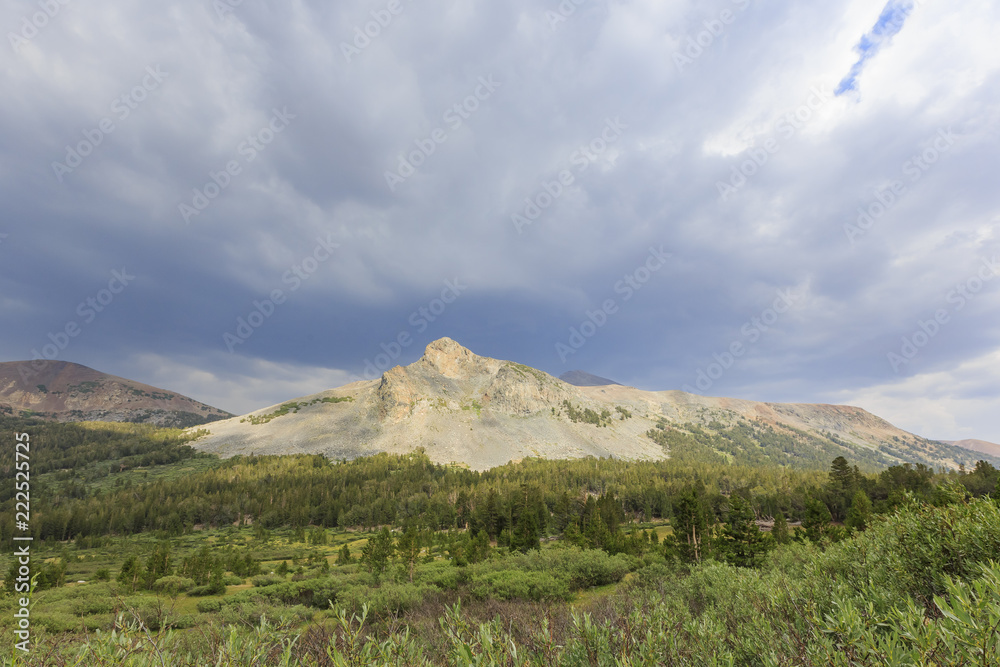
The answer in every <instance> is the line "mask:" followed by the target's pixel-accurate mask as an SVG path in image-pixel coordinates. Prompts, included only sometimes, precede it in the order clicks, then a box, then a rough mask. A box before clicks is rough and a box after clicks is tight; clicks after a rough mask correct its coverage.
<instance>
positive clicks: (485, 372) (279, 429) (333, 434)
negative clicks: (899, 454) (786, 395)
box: [194, 338, 944, 470]
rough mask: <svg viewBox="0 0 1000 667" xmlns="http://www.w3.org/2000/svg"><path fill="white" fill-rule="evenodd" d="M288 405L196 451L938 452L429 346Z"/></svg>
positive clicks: (470, 462)
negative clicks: (692, 443)
mask: <svg viewBox="0 0 1000 667" xmlns="http://www.w3.org/2000/svg"><path fill="white" fill-rule="evenodd" d="M324 399H326V400H327V401H329V400H334V399H346V400H342V402H336V403H332V402H323V401H324ZM564 401H569V403H570V404H572V405H573V406H574V409H575V410H579V411H583V410H585V409H588V408H589V409H590V410H593V411H594V412H596V413H598V414H600V413H601V412H602V411H607V413H610V415H611V417H610V419H607V420H602V422H603V423H605V424H606V425H604V426H596V425H594V424H591V423H586V422H583V421H576V422H574V421H572V420H571V419H570V417H569V416H568V410H567V408H566V407H565V404H564ZM289 403H292V404H294V407H289V408H288V409H287V410H282V406H281V405H275V406H271V407H268V408H264V409H262V410H258V411H256V412H253V413H250V414H249V415H245V416H243V417H235V418H232V419H227V420H224V421H218V422H214V423H212V424H210V425H208V426H207V427H204V428H207V429H208V431H209V432H210V434H209V435H208V436H206V437H203V438H201V439H199V440H198V441H196V442H195V443H194V446H195V447H197V448H199V449H202V450H205V451H210V452H215V453H217V454H219V455H221V456H234V455H237V454H292V453H316V454H323V455H325V456H328V457H330V458H335V459H351V458H355V457H358V456H365V455H370V454H374V453H377V452H394V453H405V452H409V451H412V450H414V449H416V448H418V447H422V448H424V450H425V451H426V452H427V454H428V456H429V457H430V458H431V460H433V461H435V462H437V463H456V464H461V465H466V466H469V467H470V468H473V469H477V470H483V469H487V468H491V467H494V466H497V465H502V464H504V463H507V462H508V461H511V460H517V459H522V458H525V457H531V456H534V457H544V458H550V459H562V458H577V457H585V456H597V457H615V458H621V459H633V460H634V459H661V458H664V457H666V456H668V453H667V452H665V451H664V450H663V449H662V448H661V447H660V446H659V445H657V444H656V443H654V442H653V441H652V440H650V439H649V438H648V437H646V435H645V433H646V432H647V431H648V430H649V429H650V428H652V427H654V426H655V425H656V423H657V421H658V420H660V419H665V420H666V421H668V422H671V423H675V424H684V423H695V424H708V423H711V422H713V421H716V422H719V423H721V424H723V425H726V426H729V425H733V424H735V423H736V422H737V421H738V419H739V418H740V417H743V418H745V419H749V420H756V421H758V422H762V423H766V424H769V425H772V426H776V427H778V428H784V427H791V428H794V429H798V430H800V431H805V432H807V433H811V434H814V435H820V434H821V433H822V432H826V433H828V434H833V435H835V436H837V437H838V438H840V439H842V440H843V441H845V442H847V443H849V444H850V445H851V446H854V447H859V448H877V447H879V446H880V445H884V444H888V443H891V444H892V445H893V446H894V447H895V448H897V449H898V450H900V451H906V450H908V449H912V450H913V451H924V450H926V449H927V448H931V449H933V445H934V444H935V443H931V442H930V441H927V440H925V439H923V438H919V437H917V436H915V435H913V434H911V433H907V432H906V431H903V430H901V429H898V428H896V427H895V426H893V425H892V424H890V423H888V422H886V421H885V420H883V419H880V418H878V417H876V416H875V415H873V414H871V413H869V412H866V411H865V410H862V409H860V408H855V407H848V406H840V405H810V404H779V403H759V402H754V401H745V400H739V399H729V398H713V397H703V396H697V395H694V394H687V393H685V392H681V391H659V392H649V391H642V390H639V389H635V388H633V387H627V386H623V385H605V386H593V387H577V386H574V385H571V384H567V383H566V382H563V381H562V380H559V379H557V378H554V377H552V376H551V375H548V374H547V373H543V372H542V371H539V370H536V369H533V368H529V367H527V366H524V365H521V364H517V363H514V362H511V361H501V360H498V359H491V358H488V357H481V356H478V355H476V354H473V353H472V352H471V351H469V350H468V349H466V348H464V347H462V346H461V345H459V344H458V343H456V342H455V341H453V340H451V339H450V338H442V339H440V340H437V341H434V342H433V343H431V344H430V345H428V346H427V348H426V351H425V353H424V356H423V357H421V358H420V359H419V360H417V361H416V362H414V363H412V364H410V365H409V366H405V367H402V366H397V367H395V368H392V369H390V370H388V371H386V372H385V373H384V374H383V375H382V377H381V379H379V380H371V381H362V382H354V383H351V384H348V385H345V386H343V387H339V388H337V389H331V390H328V391H324V392H321V393H318V394H314V395H311V396H305V397H303V398H299V399H295V400H294V401H290V402H289ZM283 405H287V404H283ZM619 407H620V408H622V409H623V410H625V411H627V412H628V413H631V418H624V413H622V412H620V411H618V410H617V408H619ZM279 412H285V414H280V415H276V413H279ZM924 455H925V456H926V452H925V454H924ZM942 463H944V461H942Z"/></svg>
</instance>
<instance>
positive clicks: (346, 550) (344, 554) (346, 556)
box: [337, 544, 354, 565]
mask: <svg viewBox="0 0 1000 667" xmlns="http://www.w3.org/2000/svg"><path fill="white" fill-rule="evenodd" d="M353 562H354V557H353V556H351V548H350V547H348V546H347V545H346V544H345V545H344V546H342V547H340V552H339V553H338V554H337V565H350V564H351V563H353Z"/></svg>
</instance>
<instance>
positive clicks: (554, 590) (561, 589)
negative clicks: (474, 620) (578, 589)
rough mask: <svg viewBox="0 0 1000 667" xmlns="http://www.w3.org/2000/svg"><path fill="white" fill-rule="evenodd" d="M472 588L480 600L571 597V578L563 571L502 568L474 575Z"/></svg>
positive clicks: (537, 600) (565, 598) (535, 599)
mask: <svg viewBox="0 0 1000 667" xmlns="http://www.w3.org/2000/svg"><path fill="white" fill-rule="evenodd" d="M469 591H470V592H471V593H472V594H473V595H474V596H476V597H477V598H479V599H480V600H486V599H497V600H514V599H521V600H533V601H535V602H540V601H542V600H569V599H571V598H572V597H573V596H572V593H570V585H569V581H568V580H567V579H566V578H565V575H564V574H563V573H561V572H558V573H546V572H524V571H521V570H500V571H494V572H483V573H481V574H475V575H473V576H472V582H471V583H470V584H469Z"/></svg>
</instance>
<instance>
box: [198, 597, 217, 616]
mask: <svg viewBox="0 0 1000 667" xmlns="http://www.w3.org/2000/svg"><path fill="white" fill-rule="evenodd" d="M220 609H222V601H221V600H217V599H215V598H210V599H208V600H198V611H200V612H201V613H203V614H212V613H215V612H217V611H219V610H220Z"/></svg>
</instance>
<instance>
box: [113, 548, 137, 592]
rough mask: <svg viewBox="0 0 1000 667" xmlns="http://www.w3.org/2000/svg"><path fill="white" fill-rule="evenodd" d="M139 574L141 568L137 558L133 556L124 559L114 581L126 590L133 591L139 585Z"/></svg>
mask: <svg viewBox="0 0 1000 667" xmlns="http://www.w3.org/2000/svg"><path fill="white" fill-rule="evenodd" d="M140 572H141V566H140V565H139V557H138V556H136V555H134V554H133V555H131V556H129V557H128V558H126V559H125V562H124V563H122V569H121V571H120V572H119V573H118V578H117V579H116V581H117V582H118V583H119V584H121V585H122V586H123V587H124V588H125V589H126V590H128V591H135V589H136V586H137V585H138V583H139V574H140Z"/></svg>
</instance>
